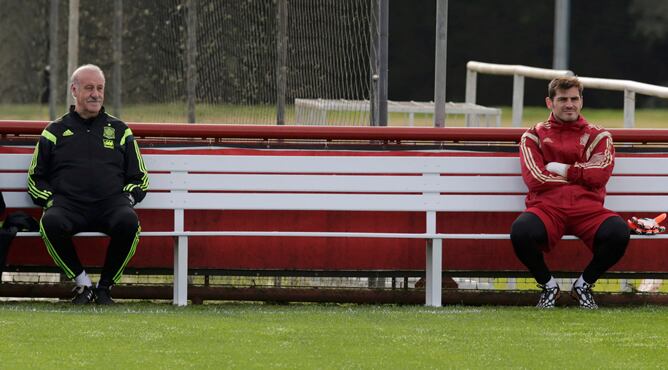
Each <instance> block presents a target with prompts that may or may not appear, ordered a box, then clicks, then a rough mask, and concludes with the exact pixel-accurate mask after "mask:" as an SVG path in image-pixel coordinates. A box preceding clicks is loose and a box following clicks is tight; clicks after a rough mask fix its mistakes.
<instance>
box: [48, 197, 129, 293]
mask: <svg viewBox="0 0 668 370" xmlns="http://www.w3.org/2000/svg"><path fill="white" fill-rule="evenodd" d="M83 231H98V232H102V233H104V234H107V235H109V236H110V237H111V240H110V242H109V247H108V248H107V255H106V258H105V261H104V266H103V268H102V274H101V276H100V283H99V284H100V285H101V286H111V285H113V284H114V283H116V282H118V281H119V280H120V278H121V275H122V274H123V270H124V269H125V266H127V264H128V262H129V261H130V259H131V258H132V256H133V255H134V253H135V250H136V248H137V244H138V242H139V231H140V227H139V220H138V218H137V214H136V213H135V211H134V209H133V208H132V207H131V206H130V202H129V200H127V199H125V197H124V196H122V195H121V196H119V197H118V198H116V199H111V200H108V201H105V202H100V203H97V204H94V205H92V206H88V207H82V206H80V205H76V204H72V203H71V202H68V201H67V200H65V199H60V198H56V199H55V201H54V205H53V206H52V207H51V208H49V209H47V210H46V211H45V212H44V214H43V215H42V219H41V220H40V233H41V234H42V239H43V240H44V244H45V245H46V248H47V250H48V252H49V254H50V255H51V257H52V258H53V260H54V261H55V262H56V265H58V266H59V267H60V268H61V269H62V270H63V272H64V273H65V275H66V276H67V277H68V278H69V279H73V278H74V277H75V276H77V275H79V274H80V273H81V272H82V271H83V270H84V267H83V266H82V265H81V261H80V260H79V256H78V255H77V253H76V250H75V249H74V244H73V243H72V236H73V235H74V234H76V233H79V232H83Z"/></svg>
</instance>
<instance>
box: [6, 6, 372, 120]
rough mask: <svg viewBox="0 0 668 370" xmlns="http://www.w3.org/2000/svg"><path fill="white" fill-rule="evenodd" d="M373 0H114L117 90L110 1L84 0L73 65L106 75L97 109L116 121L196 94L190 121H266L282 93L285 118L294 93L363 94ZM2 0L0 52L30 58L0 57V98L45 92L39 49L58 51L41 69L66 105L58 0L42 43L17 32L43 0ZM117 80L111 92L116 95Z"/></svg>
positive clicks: (177, 105)
mask: <svg viewBox="0 0 668 370" xmlns="http://www.w3.org/2000/svg"><path fill="white" fill-rule="evenodd" d="M374 3H375V2H374V1H372V0H320V1H310V0H274V1H271V0H244V1H240V0H239V1H201V0H140V1H123V2H122V3H121V4H122V6H121V7H122V11H121V12H119V13H118V16H121V17H122V33H121V42H120V45H121V49H122V53H121V55H122V56H121V61H120V63H121V68H120V71H121V75H122V76H121V80H120V81H121V83H120V84H121V86H114V77H115V76H114V59H113V53H114V47H115V44H114V42H113V39H114V32H113V29H114V28H113V27H114V19H115V17H117V14H116V12H115V9H116V8H115V1H85V2H81V3H80V26H79V40H78V43H77V45H78V46H79V60H78V62H77V64H85V63H93V64H98V65H100V67H102V69H103V70H104V71H105V73H106V77H107V91H106V102H105V106H106V107H107V109H108V110H109V111H112V108H115V109H114V110H113V111H112V112H115V113H116V114H118V115H120V116H121V118H122V119H124V120H126V121H130V122H186V121H187V120H188V100H189V98H194V103H195V111H194V113H195V114H194V118H195V121H196V122H212V123H235V124H258V123H259V124H276V122H277V113H278V112H277V109H278V107H277V104H278V103H279V100H282V99H279V96H284V99H285V107H284V108H282V109H283V112H284V117H285V119H284V122H285V123H286V124H291V123H294V122H295V117H294V100H295V99H296V98H308V99H316V98H327V99H353V100H369V99H370V96H371V94H372V92H371V83H370V76H371V74H372V72H371V69H372V68H373V65H374V63H373V62H372V61H371V58H372V53H373V52H372V49H373V48H372V40H373V37H372V32H375V30H376V23H377V21H376V16H375V12H374V8H373V4H374ZM3 4H4V6H3V10H4V11H3V14H2V15H0V19H1V20H2V22H3V25H0V40H3V43H2V44H0V55H17V56H18V55H23V54H27V53H29V54H30V55H32V58H26V60H30V63H16V62H15V61H14V62H13V63H2V62H0V65H2V66H3V67H6V68H3V70H2V71H0V77H2V80H3V81H4V82H5V83H3V86H8V87H9V86H11V87H13V89H4V88H2V87H0V103H2V102H5V103H12V104H16V103H18V104H34V103H38V101H37V100H36V99H37V97H38V95H39V93H38V92H39V91H40V90H42V89H44V88H45V86H44V82H43V78H42V77H41V75H42V74H43V73H44V71H43V70H44V69H45V67H46V66H47V65H49V64H50V63H53V62H54V61H51V60H49V52H48V51H49V49H50V47H57V48H58V59H57V60H56V61H55V62H56V63H57V65H56V64H54V65H53V66H50V67H52V68H51V70H52V71H56V74H57V79H58V87H57V95H58V98H57V100H58V101H57V104H58V109H57V112H58V115H60V114H61V112H64V111H65V94H66V92H67V85H68V83H67V79H68V76H67V41H68V40H67V37H68V32H67V31H68V29H67V28H68V23H67V22H66V20H67V19H68V17H69V8H68V6H67V5H68V4H67V2H60V4H59V6H58V12H59V16H58V18H59V20H60V21H59V22H58V26H59V28H58V31H57V40H58V41H57V43H56V44H55V45H49V38H48V37H46V36H41V37H36V38H33V39H32V40H31V42H25V41H26V40H25V37H20V36H21V35H27V34H28V33H26V32H25V30H26V29H30V30H34V31H35V32H34V33H36V34H41V35H48V34H49V32H50V29H49V22H48V19H49V14H50V11H49V9H50V8H49V5H50V3H49V2H48V1H34V2H24V1H20V0H4V1H3ZM281 9H283V10H284V11H281V12H280V13H279V10H281ZM23 14H38V15H39V16H38V17H23V16H21V15H23ZM19 19H20V20H19ZM189 31H190V32H191V33H190V34H189ZM192 31H194V32H192ZM15 39H16V40H19V41H20V40H22V41H23V42H18V41H14V40H15ZM279 39H280V40H282V41H283V42H280V43H279ZM13 59H15V58H12V60H13ZM190 61H194V63H191V62H190ZM5 64H7V65H5ZM189 68H192V69H191V70H190V72H191V73H189ZM47 81H48V79H47ZM189 84H193V86H194V89H189ZM47 86H48V83H47ZM19 87H20V88H19ZM116 88H120V99H119V98H118V97H117V96H116V92H115V89H116ZM24 90H25V92H26V93H24ZM17 91H20V94H17V93H16V92H17ZM31 91H32V92H33V93H32V94H31V93H29V92H31ZM115 104H122V106H115ZM42 108H43V106H42ZM7 114H11V113H9V111H8V112H7ZM45 114H47V110H45V109H39V112H38V113H36V115H37V116H30V117H24V116H21V117H11V116H4V115H3V116H0V118H3V119H12V118H31V119H48V117H43V115H45ZM330 120H331V121H332V122H339V123H345V124H359V125H368V124H369V114H368V111H367V112H340V113H338V114H332V115H330ZM302 123H308V122H302Z"/></svg>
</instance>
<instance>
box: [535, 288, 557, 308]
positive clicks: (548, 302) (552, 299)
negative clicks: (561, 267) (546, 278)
mask: <svg viewBox="0 0 668 370" xmlns="http://www.w3.org/2000/svg"><path fill="white" fill-rule="evenodd" d="M538 287H539V288H541V289H543V291H542V292H541V293H540V297H539V298H538V304H537V305H536V307H538V308H554V306H555V305H556V304H557V300H558V299H559V296H561V290H560V289H559V286H558V285H556V286H554V287H553V288H548V287H546V286H545V285H540V284H538Z"/></svg>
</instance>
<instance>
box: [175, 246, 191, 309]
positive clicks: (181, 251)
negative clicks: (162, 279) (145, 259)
mask: <svg viewBox="0 0 668 370" xmlns="http://www.w3.org/2000/svg"><path fill="white" fill-rule="evenodd" d="M187 304H188V237H187V236H178V237H176V238H174V305H176V306H185V305H187Z"/></svg>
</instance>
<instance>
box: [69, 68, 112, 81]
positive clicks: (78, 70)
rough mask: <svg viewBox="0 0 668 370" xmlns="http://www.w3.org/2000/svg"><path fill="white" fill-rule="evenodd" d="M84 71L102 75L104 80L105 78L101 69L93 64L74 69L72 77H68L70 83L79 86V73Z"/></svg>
mask: <svg viewBox="0 0 668 370" xmlns="http://www.w3.org/2000/svg"><path fill="white" fill-rule="evenodd" d="M84 69H92V70H95V71H98V72H100V74H101V75H102V78H103V79H104V80H106V77H105V76H104V72H102V68H100V67H98V66H96V65H95V64H84V65H82V66H79V68H77V69H75V70H74V72H72V76H71V77H70V83H72V84H77V85H78V84H79V78H78V77H79V72H81V71H82V70H84Z"/></svg>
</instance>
